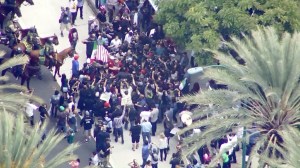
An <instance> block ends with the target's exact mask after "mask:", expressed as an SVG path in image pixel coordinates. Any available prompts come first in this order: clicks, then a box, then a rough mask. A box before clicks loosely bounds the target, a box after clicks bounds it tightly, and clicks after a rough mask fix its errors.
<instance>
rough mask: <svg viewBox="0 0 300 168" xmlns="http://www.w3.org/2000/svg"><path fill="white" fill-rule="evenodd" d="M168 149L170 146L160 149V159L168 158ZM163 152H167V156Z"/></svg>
mask: <svg viewBox="0 0 300 168" xmlns="http://www.w3.org/2000/svg"><path fill="white" fill-rule="evenodd" d="M167 149H168V148H164V149H159V153H160V160H161V161H163V160H166V159H167V155H168V154H167ZM163 154H165V157H163Z"/></svg>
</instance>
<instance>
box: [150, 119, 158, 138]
mask: <svg viewBox="0 0 300 168" xmlns="http://www.w3.org/2000/svg"><path fill="white" fill-rule="evenodd" d="M151 125H152V128H151V129H152V136H155V133H156V125H157V121H155V122H151Z"/></svg>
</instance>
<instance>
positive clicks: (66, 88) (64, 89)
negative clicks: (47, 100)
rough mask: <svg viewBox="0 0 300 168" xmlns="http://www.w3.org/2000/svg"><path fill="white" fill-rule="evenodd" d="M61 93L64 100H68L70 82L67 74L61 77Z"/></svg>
mask: <svg viewBox="0 0 300 168" xmlns="http://www.w3.org/2000/svg"><path fill="white" fill-rule="evenodd" d="M61 91H62V92H63V97H64V100H67V99H68V91H69V80H68V79H67V76H66V74H62V75H61Z"/></svg>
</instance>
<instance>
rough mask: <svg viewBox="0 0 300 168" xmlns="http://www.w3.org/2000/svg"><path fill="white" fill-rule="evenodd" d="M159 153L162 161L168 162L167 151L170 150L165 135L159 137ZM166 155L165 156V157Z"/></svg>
mask: <svg viewBox="0 0 300 168" xmlns="http://www.w3.org/2000/svg"><path fill="white" fill-rule="evenodd" d="M158 147H159V151H160V161H163V160H164V161H166V159H167V149H168V138H167V137H166V136H165V134H164V133H161V134H160V135H159V143H158ZM163 155H164V156H163Z"/></svg>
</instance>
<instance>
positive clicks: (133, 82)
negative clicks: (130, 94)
mask: <svg viewBox="0 0 300 168" xmlns="http://www.w3.org/2000/svg"><path fill="white" fill-rule="evenodd" d="M131 78H132V84H133V85H134V86H136V83H135V79H134V76H133V74H131Z"/></svg>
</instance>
